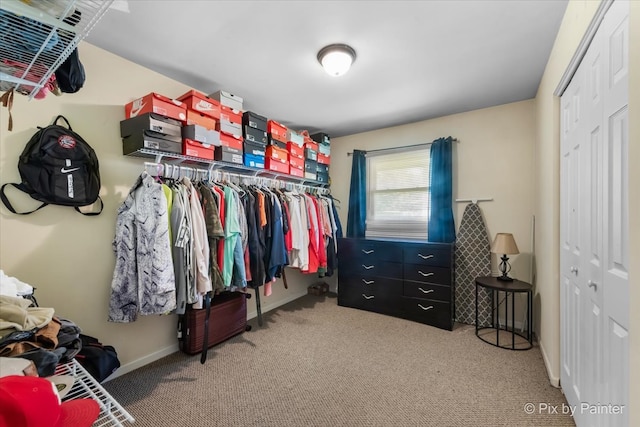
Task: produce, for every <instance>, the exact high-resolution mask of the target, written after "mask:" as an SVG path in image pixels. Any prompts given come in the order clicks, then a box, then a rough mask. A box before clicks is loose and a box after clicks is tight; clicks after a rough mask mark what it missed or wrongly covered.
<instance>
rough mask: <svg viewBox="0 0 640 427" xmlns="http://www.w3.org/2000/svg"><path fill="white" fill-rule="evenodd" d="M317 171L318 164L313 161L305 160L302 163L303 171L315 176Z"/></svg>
mask: <svg viewBox="0 0 640 427" xmlns="http://www.w3.org/2000/svg"><path fill="white" fill-rule="evenodd" d="M317 170H318V162H316V161H315V160H310V159H306V160H305V161H304V171H305V172H311V173H313V174H315V173H316V171H317Z"/></svg>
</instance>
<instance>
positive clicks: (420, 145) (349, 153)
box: [347, 138, 460, 156]
mask: <svg viewBox="0 0 640 427" xmlns="http://www.w3.org/2000/svg"><path fill="white" fill-rule="evenodd" d="M451 140H452V141H453V142H460V141H458V138H452V139H451ZM431 144H433V142H423V143H421V144H413V145H402V146H400V147H388V148H378V149H377V150H364V152H365V154H367V153H375V152H378V151H389V150H401V149H403V148H414V147H426V146H429V145H431ZM352 155H353V152H352V151H349V152H348V153H347V156H352Z"/></svg>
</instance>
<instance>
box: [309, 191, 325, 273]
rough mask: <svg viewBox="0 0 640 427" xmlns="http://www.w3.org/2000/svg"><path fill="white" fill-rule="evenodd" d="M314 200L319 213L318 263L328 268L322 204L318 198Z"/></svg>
mask: <svg viewBox="0 0 640 427" xmlns="http://www.w3.org/2000/svg"><path fill="white" fill-rule="evenodd" d="M312 200H313V204H314V205H315V207H316V212H317V213H318V262H319V263H320V267H321V268H327V248H326V245H325V243H324V225H323V214H322V203H321V202H320V201H319V200H318V199H316V198H313V199H312Z"/></svg>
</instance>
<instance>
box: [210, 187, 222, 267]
mask: <svg viewBox="0 0 640 427" xmlns="http://www.w3.org/2000/svg"><path fill="white" fill-rule="evenodd" d="M212 189H213V191H215V192H216V193H217V194H218V195H219V196H220V197H219V198H218V199H219V202H220V204H219V205H218V214H219V215H220V223H221V224H222V229H223V230H224V217H225V210H224V204H225V203H224V191H222V189H221V188H220V187H218V186H216V185H214V186H213V187H212ZM218 266H219V267H220V274H222V273H223V272H222V269H223V268H224V239H219V240H218Z"/></svg>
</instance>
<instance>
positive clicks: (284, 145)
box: [268, 135, 287, 150]
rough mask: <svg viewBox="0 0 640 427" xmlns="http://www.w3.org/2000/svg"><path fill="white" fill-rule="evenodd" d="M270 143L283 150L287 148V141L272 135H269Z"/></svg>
mask: <svg viewBox="0 0 640 427" xmlns="http://www.w3.org/2000/svg"><path fill="white" fill-rule="evenodd" d="M268 144H269V145H275V146H276V147H278V148H282V149H283V150H286V149H287V143H286V142H282V141H280V140H278V139H274V138H271V135H269V140H268Z"/></svg>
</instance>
